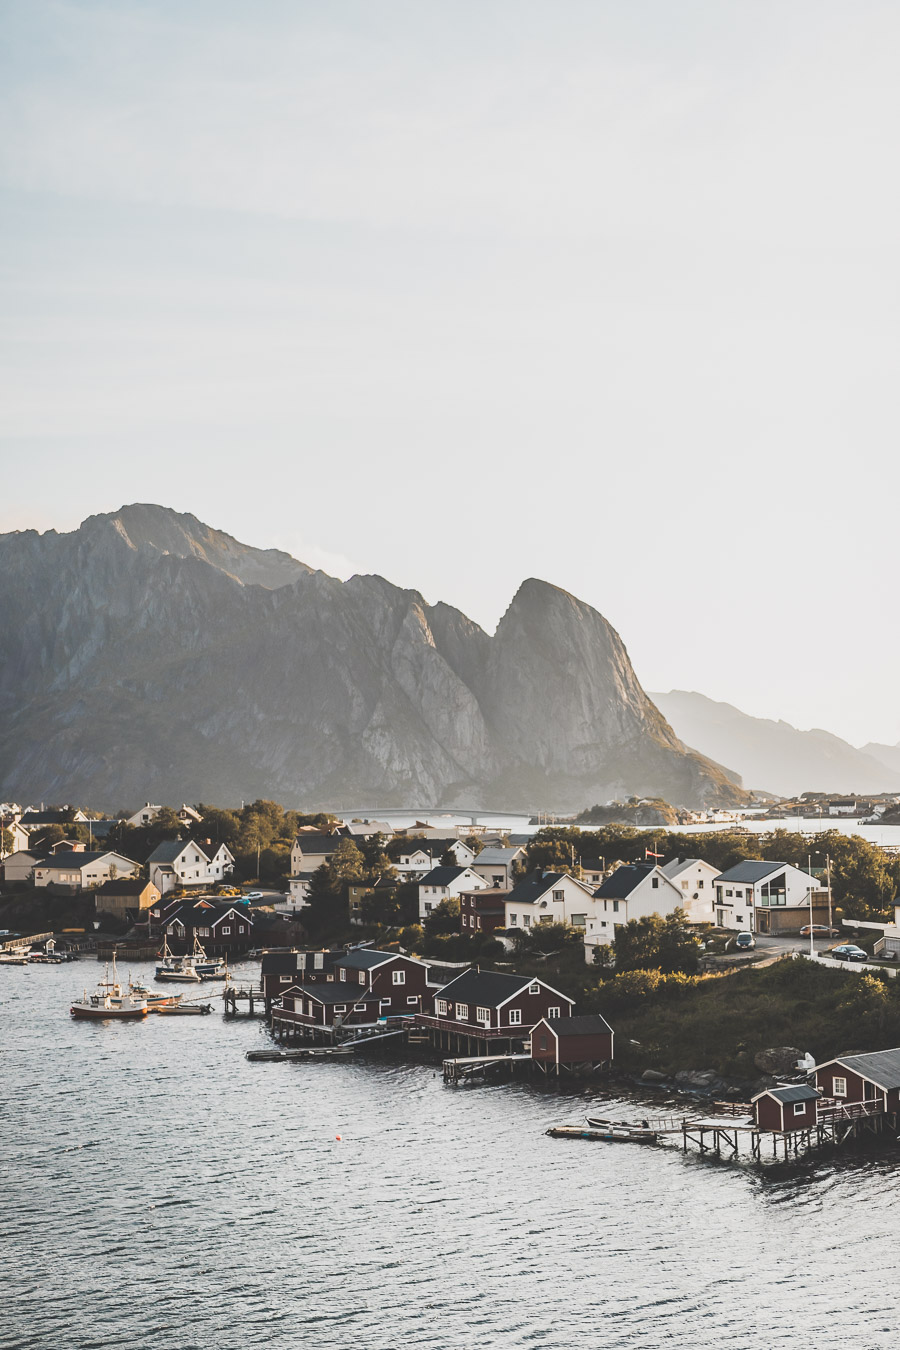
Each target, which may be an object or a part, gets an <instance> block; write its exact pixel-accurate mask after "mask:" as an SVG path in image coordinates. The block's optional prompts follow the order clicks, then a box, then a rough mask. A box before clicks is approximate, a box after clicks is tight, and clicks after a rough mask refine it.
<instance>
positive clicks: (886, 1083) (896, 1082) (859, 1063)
mask: <svg viewBox="0 0 900 1350" xmlns="http://www.w3.org/2000/svg"><path fill="white" fill-rule="evenodd" d="M835 1062H836V1063H838V1064H841V1065H843V1067H844V1068H845V1069H851V1070H852V1071H853V1073H858V1074H860V1075H861V1076H862V1077H863V1078H868V1079H869V1080H870V1082H872V1083H875V1084H877V1086H878V1087H880V1088H885V1089H890V1088H896V1087H900V1050H875V1051H874V1052H873V1053H872V1054H870V1055H837V1056H836V1059H835Z"/></svg>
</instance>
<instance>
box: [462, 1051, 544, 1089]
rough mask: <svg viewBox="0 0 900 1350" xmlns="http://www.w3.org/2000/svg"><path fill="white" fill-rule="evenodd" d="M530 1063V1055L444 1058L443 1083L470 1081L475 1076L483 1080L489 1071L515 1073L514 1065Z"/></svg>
mask: <svg viewBox="0 0 900 1350" xmlns="http://www.w3.org/2000/svg"><path fill="white" fill-rule="evenodd" d="M522 1063H525V1064H529V1065H530V1064H531V1056H530V1055H525V1054H520V1055H467V1056H466V1057H465V1058H462V1059H445V1060H444V1082H445V1083H471V1082H472V1081H473V1079H475V1078H481V1080H482V1081H485V1080H486V1079H487V1077H488V1074H490V1073H495V1072H496V1073H497V1074H500V1073H503V1072H504V1071H505V1070H508V1071H509V1073H510V1074H513V1073H515V1071H516V1065H518V1064H522Z"/></svg>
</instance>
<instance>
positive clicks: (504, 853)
mask: <svg viewBox="0 0 900 1350" xmlns="http://www.w3.org/2000/svg"><path fill="white" fill-rule="evenodd" d="M521 852H522V850H521V849H520V848H483V849H482V850H481V852H480V853H479V854H478V857H477V858H476V859H475V862H474V863H473V864H472V865H473V867H478V866H480V865H481V864H484V865H485V866H486V867H496V866H497V864H498V863H511V862H512V860H513V858H515V856H516V854H517V853H521Z"/></svg>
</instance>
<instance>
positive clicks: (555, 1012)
mask: <svg viewBox="0 0 900 1350" xmlns="http://www.w3.org/2000/svg"><path fill="white" fill-rule="evenodd" d="M547 1016H548V1017H559V1008H548V1009H547Z"/></svg>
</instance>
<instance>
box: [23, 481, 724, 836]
mask: <svg viewBox="0 0 900 1350" xmlns="http://www.w3.org/2000/svg"><path fill="white" fill-rule="evenodd" d="M0 567H2V569H3V575H4V577H5V579H6V586H5V591H4V598H3V602H2V605H0V712H2V714H3V717H2V730H0V764H2V766H3V768H2V771H0V794H2V795H18V796H36V797H39V798H43V799H51V798H53V797H55V796H59V795H65V796H67V797H71V796H78V797H79V798H83V799H85V800H90V801H96V802H97V804H103V805H107V806H111V807H119V806H122V805H123V804H127V802H128V801H131V800H138V799H139V800H147V798H148V797H150V798H155V799H163V800H166V799H170V798H171V799H172V800H175V799H176V798H178V799H180V800H219V801H226V800H230V801H234V800H239V799H241V798H244V799H247V798H253V797H255V796H276V795H277V796H279V797H280V798H281V799H282V800H284V801H286V802H289V803H293V804H298V805H299V804H310V803H312V804H315V805H329V806H339V805H340V804H341V801H346V800H347V798H348V797H355V798H356V799H357V800H364V799H366V798H367V797H369V798H372V797H374V798H376V799H377V800H378V801H379V802H380V803H382V804H385V805H388V804H390V803H391V802H398V804H406V803H407V802H409V801H417V802H419V803H420V804H421V805H422V806H442V805H453V804H455V803H460V802H463V801H465V802H466V803H468V804H471V805H473V806H474V805H481V804H482V803H484V804H490V803H491V801H493V802H498V801H502V803H503V804H504V805H506V806H509V807H513V806H521V807H522V808H523V809H532V808H533V807H535V806H536V805H552V806H553V808H554V809H557V810H568V809H572V808H575V807H581V806H583V805H584V804H585V803H586V802H590V801H595V800H601V799H604V800H605V799H607V798H608V797H612V796H618V795H622V794H625V795H630V794H632V793H633V794H635V795H638V796H644V795H654V796H659V795H662V796H665V797H667V798H668V799H669V800H672V801H674V802H677V803H679V804H684V805H689V806H690V805H701V804H714V803H715V804H728V803H730V804H734V803H737V802H740V801H742V800H744V799H745V794H744V793H743V792H742V791H741V789H740V787H739V785H738V783H737V782H736V781H735V776H734V775H733V774H730V773H729V772H728V771H725V770H723V769H722V768H721V766H720V765H718V764H714V763H712V762H710V761H709V760H707V759H705V758H704V757H703V756H701V755H698V754H696V753H694V752H690V751H688V750H686V749H685V747H684V746H683V745H682V744H681V742H680V741H679V739H678V738H677V736H676V735H675V733H674V732H673V730H672V728H671V727H670V726H669V724H668V723H667V722H666V720H665V718H664V717H663V716H662V714H661V713H660V712H659V710H658V709H657V708H656V707H655V706H654V704H653V703H652V701H651V700H650V699H649V698H648V696H647V695H646V693H645V692H644V690H643V689H642V687H641V685H640V683H639V681H638V680H637V677H636V675H635V673H634V671H633V669H632V667H631V663H630V660H629V659H628V654H627V651H626V649H625V646H624V644H623V643H622V640H621V638H620V637H619V635H618V634H617V633H616V632H615V630H614V629H613V628H612V627H611V626H610V625H609V624H608V622H607V621H606V620H605V619H604V618H603V616H602V615H601V614H599V613H598V611H596V610H594V609H593V608H592V607H591V606H589V605H586V604H585V603H584V602H583V601H580V600H577V599H576V597H574V596H572V595H570V594H569V593H568V592H566V591H563V590H561V589H560V588H558V587H554V586H553V585H551V583H549V582H544V581H541V580H539V579H538V578H528V579H526V581H524V582H523V583H522V585H521V586H520V587H519V588H518V590H517V591H516V594H515V595H514V596H513V598H512V600H511V601H510V604H509V606H508V608H507V610H506V612H505V614H504V615H503V617H502V619H501V620H500V623H499V624H498V626H497V630H496V632H495V633H494V634H493V635H488V634H487V633H485V632H484V630H483V629H481V628H480V627H479V626H478V625H477V624H476V623H474V622H473V621H472V620H471V619H469V618H468V617H467V616H466V615H464V614H463V613H462V612H461V611H459V610H457V609H455V608H454V607H453V606H451V605H448V604H446V603H444V602H438V603H437V604H435V605H429V604H428V603H427V602H426V601H425V599H424V598H423V597H422V595H421V594H420V593H419V592H418V591H413V590H408V589H403V588H400V587H397V586H395V585H394V584H393V583H392V582H390V581H388V580H387V579H385V578H383V577H379V576H375V575H370V576H364V575H360V574H358V575H356V576H353V577H351V578H350V579H349V580H348V581H346V582H344V581H340V580H338V579H337V578H334V577H330V576H328V574H327V573H325V572H321V571H313V570H312V569H311V568H309V567H307V566H306V564H304V563H300V562H298V561H297V560H296V559H292V558H291V557H290V555H288V554H284V553H280V552H279V551H278V550H258V549H253V548H250V547H249V546H247V545H244V544H241V543H240V542H239V541H238V540H236V539H234V538H233V536H231V535H226V534H224V533H223V532H222V531H217V530H213V529H212V528H211V527H209V526H207V525H204V524H203V522H201V521H199V520H198V519H197V518H196V517H195V516H192V515H186V514H179V513H177V512H174V511H170V510H169V509H168V508H166V507H160V506H152V505H147V504H134V505H132V506H129V507H123V508H122V509H121V510H120V511H118V512H112V513H108V514H106V515H96V516H91V517H89V518H88V520H86V521H85V522H84V524H83V525H82V526H81V527H79V529H78V530H76V531H72V532H71V533H69V534H56V532H54V531H48V532H47V533H45V534H43V535H38V534H36V533H35V532H31V531H26V532H17V533H16V534H13V535H3V536H0Z"/></svg>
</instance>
